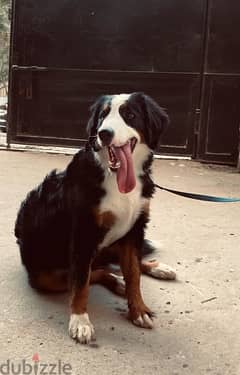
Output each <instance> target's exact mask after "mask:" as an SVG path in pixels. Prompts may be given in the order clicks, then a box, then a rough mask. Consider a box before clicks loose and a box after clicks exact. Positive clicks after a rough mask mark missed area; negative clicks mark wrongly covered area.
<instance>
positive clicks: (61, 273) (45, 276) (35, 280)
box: [29, 270, 68, 293]
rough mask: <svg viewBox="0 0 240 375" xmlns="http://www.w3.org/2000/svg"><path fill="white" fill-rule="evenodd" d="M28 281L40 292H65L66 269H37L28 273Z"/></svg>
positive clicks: (66, 287) (66, 285)
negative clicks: (32, 272) (34, 272)
mask: <svg viewBox="0 0 240 375" xmlns="http://www.w3.org/2000/svg"><path fill="white" fill-rule="evenodd" d="M29 283H30V285H31V286H32V287H33V288H35V289H37V290H39V291H41V292H48V293H60V292H66V291H67V290H68V271H67V270H51V271H39V272H37V273H36V274H32V275H29Z"/></svg>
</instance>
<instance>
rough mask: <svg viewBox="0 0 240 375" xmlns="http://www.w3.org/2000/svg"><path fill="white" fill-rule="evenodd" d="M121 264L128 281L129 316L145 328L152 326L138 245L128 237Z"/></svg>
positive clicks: (122, 247) (122, 249)
mask: <svg viewBox="0 0 240 375" xmlns="http://www.w3.org/2000/svg"><path fill="white" fill-rule="evenodd" d="M120 264H121V269H122V273H123V276H124V279H125V282H126V296H127V299H128V307H129V318H130V319H131V321H132V322H133V323H134V324H135V325H137V326H139V327H143V328H152V327H153V321H152V316H153V313H152V312H151V310H150V309H149V308H148V307H147V306H146V305H145V303H144V302H143V298H142V295H141V291H140V275H141V271H140V261H139V259H138V256H137V249H136V247H135V246H134V245H133V244H132V243H131V242H130V241H128V240H127V239H126V241H124V243H123V245H122V246H121V249H120Z"/></svg>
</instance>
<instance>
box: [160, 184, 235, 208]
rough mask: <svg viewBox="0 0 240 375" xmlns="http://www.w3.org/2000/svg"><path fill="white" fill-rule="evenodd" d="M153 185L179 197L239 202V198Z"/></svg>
mask: <svg viewBox="0 0 240 375" xmlns="http://www.w3.org/2000/svg"><path fill="white" fill-rule="evenodd" d="M154 186H155V187H156V188H158V189H160V190H165V191H168V192H169V193H172V194H176V195H180V196H181V197H185V198H191V199H197V200H199V201H205V202H218V203H219V202H220V203H233V202H240V198H224V197H215V196H211V195H204V194H195V193H186V192H184V191H178V190H173V189H167V188H165V187H162V186H160V185H157V184H154Z"/></svg>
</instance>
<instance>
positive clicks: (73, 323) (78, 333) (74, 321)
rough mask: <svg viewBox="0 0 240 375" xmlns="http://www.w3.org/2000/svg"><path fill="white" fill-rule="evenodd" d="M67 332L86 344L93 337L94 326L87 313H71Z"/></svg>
mask: <svg viewBox="0 0 240 375" xmlns="http://www.w3.org/2000/svg"><path fill="white" fill-rule="evenodd" d="M69 334H70V336H71V337H72V338H73V339H75V340H76V341H77V342H80V343H81V344H88V343H89V342H90V341H91V340H93V339H94V328H93V325H92V323H91V322H90V320H89V317H88V313H84V314H72V315H71V317H70V322H69Z"/></svg>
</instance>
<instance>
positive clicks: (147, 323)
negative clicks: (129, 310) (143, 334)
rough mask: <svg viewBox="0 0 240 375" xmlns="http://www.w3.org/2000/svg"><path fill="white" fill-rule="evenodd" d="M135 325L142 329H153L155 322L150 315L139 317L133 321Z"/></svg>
mask: <svg viewBox="0 0 240 375" xmlns="http://www.w3.org/2000/svg"><path fill="white" fill-rule="evenodd" d="M133 323H134V324H135V325H136V326H138V327H142V328H153V321H152V319H151V318H150V316H149V315H148V314H143V315H139V317H138V318H137V319H135V320H133Z"/></svg>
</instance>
